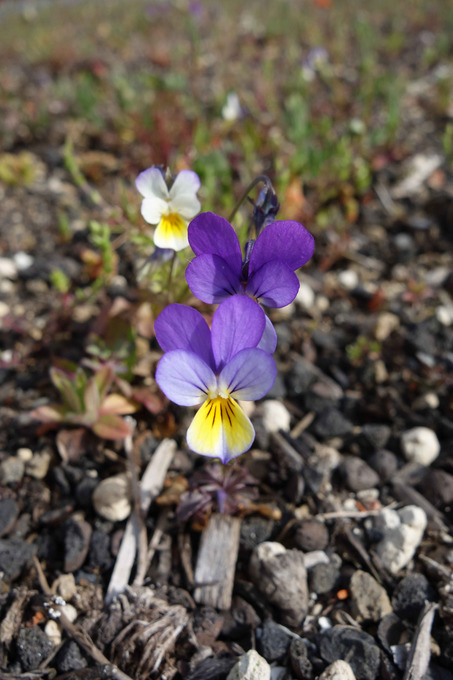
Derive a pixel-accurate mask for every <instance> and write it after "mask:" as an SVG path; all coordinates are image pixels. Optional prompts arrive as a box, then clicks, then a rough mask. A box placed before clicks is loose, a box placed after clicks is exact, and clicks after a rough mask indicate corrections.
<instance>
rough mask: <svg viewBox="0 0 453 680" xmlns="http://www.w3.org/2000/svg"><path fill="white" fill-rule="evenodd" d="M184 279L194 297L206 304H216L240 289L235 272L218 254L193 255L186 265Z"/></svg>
mask: <svg viewBox="0 0 453 680" xmlns="http://www.w3.org/2000/svg"><path fill="white" fill-rule="evenodd" d="M186 280H187V283H188V284H189V288H190V290H191V291H192V293H193V294H194V295H195V297H197V298H198V299H199V300H201V301H202V302H207V303H208V304H217V303H219V302H222V300H225V299H226V298H228V297H230V295H236V294H237V293H240V291H241V282H240V279H239V277H238V275H237V273H235V272H234V271H233V270H232V269H231V267H230V266H229V264H228V263H227V262H225V260H224V259H223V258H222V257H219V256H218V255H197V257H194V259H193V260H192V262H189V264H188V265H187V269H186Z"/></svg>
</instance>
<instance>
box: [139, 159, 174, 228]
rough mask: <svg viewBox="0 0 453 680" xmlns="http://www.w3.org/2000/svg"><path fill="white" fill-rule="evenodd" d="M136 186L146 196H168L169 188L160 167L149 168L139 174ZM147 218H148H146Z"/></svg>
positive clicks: (163, 197) (164, 197)
mask: <svg viewBox="0 0 453 680" xmlns="http://www.w3.org/2000/svg"><path fill="white" fill-rule="evenodd" d="M135 186H136V187H137V189H138V191H139V192H140V193H141V195H142V196H144V197H145V198H153V197H154V196H156V197H157V198H162V199H166V198H168V196H169V194H168V188H167V185H166V184H165V180H164V177H163V175H162V173H161V171H160V170H159V168H154V167H152V168H148V170H144V171H143V172H141V173H140V174H139V176H138V177H137V179H136V180H135ZM145 219H146V218H145Z"/></svg>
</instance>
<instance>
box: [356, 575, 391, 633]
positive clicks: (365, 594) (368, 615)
mask: <svg viewBox="0 0 453 680" xmlns="http://www.w3.org/2000/svg"><path fill="white" fill-rule="evenodd" d="M349 589H350V592H351V600H352V610H353V615H354V616H355V618H356V619H357V621H376V622H377V621H380V620H381V619H382V618H383V617H384V616H386V615H387V614H390V613H391V611H392V605H391V604H390V600H389V598H388V595H387V593H386V591H385V589H384V588H383V587H382V586H381V585H380V584H379V583H378V582H377V581H376V579H374V578H373V577H372V576H371V575H370V574H368V573H367V572H366V571H361V570H360V569H358V570H357V571H356V572H354V574H353V576H352V578H351V583H350V586H349Z"/></svg>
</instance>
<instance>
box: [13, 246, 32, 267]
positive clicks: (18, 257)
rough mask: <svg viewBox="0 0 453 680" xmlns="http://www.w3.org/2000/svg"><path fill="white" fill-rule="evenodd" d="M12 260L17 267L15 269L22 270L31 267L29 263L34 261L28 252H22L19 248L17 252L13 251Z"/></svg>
mask: <svg viewBox="0 0 453 680" xmlns="http://www.w3.org/2000/svg"><path fill="white" fill-rule="evenodd" d="M13 260H14V264H15V265H16V267H17V271H18V272H23V271H25V269H28V268H29V267H31V265H32V264H33V262H34V257H32V256H31V255H29V254H28V253H24V251H23V250H19V251H18V252H17V253H14V255H13Z"/></svg>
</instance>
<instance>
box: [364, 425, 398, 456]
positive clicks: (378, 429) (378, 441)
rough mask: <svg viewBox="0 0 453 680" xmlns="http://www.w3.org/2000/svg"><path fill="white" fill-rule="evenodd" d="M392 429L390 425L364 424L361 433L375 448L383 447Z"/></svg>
mask: <svg viewBox="0 0 453 680" xmlns="http://www.w3.org/2000/svg"><path fill="white" fill-rule="evenodd" d="M391 433H392V431H391V429H390V428H389V427H388V425H378V424H376V425H371V424H370V425H364V426H363V427H362V431H361V434H362V436H363V438H364V439H365V441H366V442H367V443H368V444H371V446H372V447H373V449H375V450H376V449H383V448H384V446H385V445H386V444H387V442H388V440H389V438H390V435H391Z"/></svg>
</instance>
